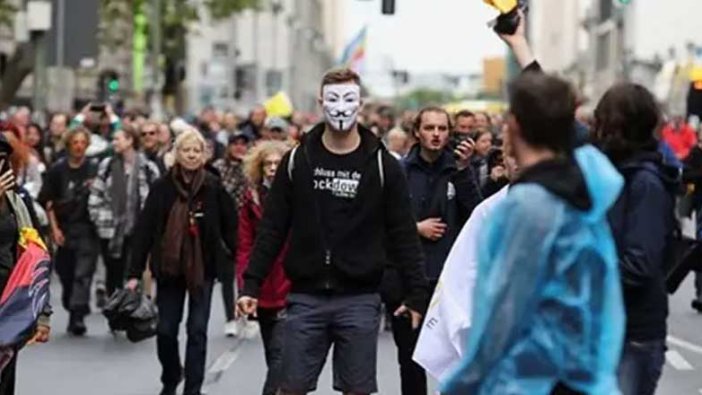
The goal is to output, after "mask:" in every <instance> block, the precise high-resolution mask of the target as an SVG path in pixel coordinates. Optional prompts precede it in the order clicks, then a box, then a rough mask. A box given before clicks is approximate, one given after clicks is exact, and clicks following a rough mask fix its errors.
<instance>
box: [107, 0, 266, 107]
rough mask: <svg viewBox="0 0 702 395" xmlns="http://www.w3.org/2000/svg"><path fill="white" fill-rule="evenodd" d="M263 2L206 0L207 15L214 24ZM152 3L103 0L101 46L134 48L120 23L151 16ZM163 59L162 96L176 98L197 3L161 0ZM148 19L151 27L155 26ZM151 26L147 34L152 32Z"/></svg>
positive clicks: (131, 0) (148, 0)
mask: <svg viewBox="0 0 702 395" xmlns="http://www.w3.org/2000/svg"><path fill="white" fill-rule="evenodd" d="M263 1H264V0H204V5H205V7H206V10H207V12H208V14H209V15H210V16H211V18H212V19H214V20H215V21H217V20H222V19H225V18H228V17H230V16H231V15H233V14H236V13H238V12H241V11H244V10H246V9H254V8H259V7H261V5H262V2H263ZM151 4H153V3H152V0H101V7H100V8H101V15H100V19H101V21H102V23H101V36H100V37H101V44H102V45H104V46H106V47H107V48H109V49H116V48H120V47H122V48H124V47H125V46H128V47H130V46H131V39H132V37H131V36H130V35H125V34H124V33H123V32H122V31H121V30H120V29H119V24H120V23H122V22H121V21H125V20H126V21H131V18H133V15H135V14H137V13H139V10H144V11H146V12H147V15H149V16H150V14H149V12H150V11H149V7H150V6H151ZM160 5H161V9H160V20H159V21H158V23H160V24H161V37H163V41H162V45H161V59H162V62H161V63H162V68H163V70H162V71H163V72H165V73H166V79H165V85H164V87H163V93H164V94H165V95H177V93H178V87H179V85H180V78H179V77H180V76H179V71H180V67H181V65H182V64H183V63H184V60H185V51H186V48H185V46H186V35H187V32H188V28H189V27H190V25H191V24H192V23H194V22H197V21H199V20H200V18H201V17H202V15H200V12H199V9H198V6H197V4H194V3H193V2H192V1H189V0H160ZM153 22H154V21H153V20H152V18H150V17H149V18H148V22H147V23H148V24H150V23H153ZM152 31H153V30H152V29H151V26H148V27H147V32H149V33H150V32H152Z"/></svg>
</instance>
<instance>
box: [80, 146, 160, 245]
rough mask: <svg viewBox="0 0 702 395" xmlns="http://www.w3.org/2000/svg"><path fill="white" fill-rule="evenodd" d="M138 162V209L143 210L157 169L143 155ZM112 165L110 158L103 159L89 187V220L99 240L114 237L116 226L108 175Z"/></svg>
mask: <svg viewBox="0 0 702 395" xmlns="http://www.w3.org/2000/svg"><path fill="white" fill-rule="evenodd" d="M139 155H141V158H140V160H139V170H138V175H137V177H139V178H138V180H137V181H138V184H139V186H138V194H139V196H138V201H139V208H140V209H141V208H143V206H144V202H146V197H147V196H148V195H149V187H150V186H151V185H150V184H151V183H153V182H154V181H156V179H157V178H158V177H159V171H158V167H157V166H156V165H155V164H154V163H153V162H151V161H150V160H148V159H146V157H145V156H144V155H143V154H139ZM111 165H112V157H109V158H105V159H103V160H102V162H101V163H100V167H99V168H98V174H97V177H95V180H94V181H93V183H92V185H91V186H90V197H89V198H88V212H89V213H90V219H91V220H92V221H93V224H94V225H95V228H96V229H97V233H98V236H100V238H101V239H111V238H113V237H114V236H115V231H116V224H115V217H114V213H113V212H112V197H111V196H110V187H111V185H112V174H108V172H109V169H110V166H111Z"/></svg>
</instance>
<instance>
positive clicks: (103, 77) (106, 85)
mask: <svg viewBox="0 0 702 395" xmlns="http://www.w3.org/2000/svg"><path fill="white" fill-rule="evenodd" d="M120 86H121V84H120V81H119V74H118V73H117V72H116V71H114V70H105V71H103V72H101V73H100V77H99V78H98V87H97V88H98V100H100V101H109V100H110V99H111V98H113V97H115V96H117V95H118V94H119V92H120Z"/></svg>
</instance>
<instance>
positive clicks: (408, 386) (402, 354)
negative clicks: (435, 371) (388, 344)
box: [391, 306, 427, 395]
mask: <svg viewBox="0 0 702 395" xmlns="http://www.w3.org/2000/svg"><path fill="white" fill-rule="evenodd" d="M391 307H392V308H393V309H392V310H391V312H392V313H394V312H395V310H397V308H398V307H399V306H391ZM392 337H393V338H394V339H395V345H396V346H397V362H398V364H399V365H400V383H401V388H402V395H420V394H421V395H427V375H426V373H425V372H424V369H422V367H421V366H419V365H418V364H417V363H416V362H414V360H412V354H414V347H415V346H416V345H417V339H418V338H419V329H412V320H411V319H410V318H409V317H406V316H401V317H395V316H393V318H392Z"/></svg>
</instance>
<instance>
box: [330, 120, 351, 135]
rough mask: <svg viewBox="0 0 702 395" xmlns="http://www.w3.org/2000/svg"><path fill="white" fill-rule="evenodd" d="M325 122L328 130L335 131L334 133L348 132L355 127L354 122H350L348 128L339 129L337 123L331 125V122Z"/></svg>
mask: <svg viewBox="0 0 702 395" xmlns="http://www.w3.org/2000/svg"><path fill="white" fill-rule="evenodd" d="M325 123H326V126H327V129H328V130H331V131H332V132H335V133H348V132H350V131H352V130H353V129H354V128H355V127H356V123H353V124H352V125H351V126H350V127H348V128H344V129H340V128H339V127H338V125H333V124H331V123H329V122H325Z"/></svg>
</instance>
